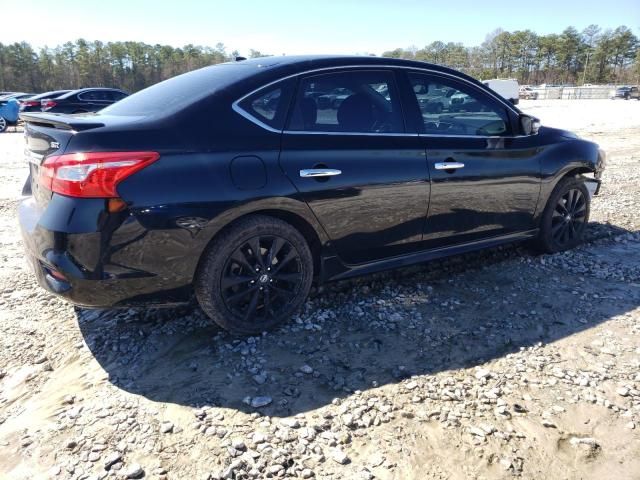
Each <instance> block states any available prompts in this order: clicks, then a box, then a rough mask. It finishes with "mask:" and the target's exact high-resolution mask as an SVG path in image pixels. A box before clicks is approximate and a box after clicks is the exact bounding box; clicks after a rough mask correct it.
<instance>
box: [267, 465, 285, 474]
mask: <svg viewBox="0 0 640 480" xmlns="http://www.w3.org/2000/svg"><path fill="white" fill-rule="evenodd" d="M281 470H284V467H283V466H282V465H271V466H269V468H267V472H269V473H270V474H271V475H276V474H277V473H278V472H280V471H281Z"/></svg>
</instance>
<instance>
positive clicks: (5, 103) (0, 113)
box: [0, 98, 20, 133]
mask: <svg viewBox="0 0 640 480" xmlns="http://www.w3.org/2000/svg"><path fill="white" fill-rule="evenodd" d="M19 112H20V104H19V103H18V100H16V99H15V98H7V99H6V100H2V99H0V133H2V132H4V131H6V130H7V128H8V127H11V126H15V125H17V123H18V113H19Z"/></svg>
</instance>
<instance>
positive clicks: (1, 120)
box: [0, 117, 7, 133]
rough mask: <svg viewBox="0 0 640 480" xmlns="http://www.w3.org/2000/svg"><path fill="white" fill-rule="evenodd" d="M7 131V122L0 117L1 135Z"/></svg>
mask: <svg viewBox="0 0 640 480" xmlns="http://www.w3.org/2000/svg"><path fill="white" fill-rule="evenodd" d="M6 129H7V121H6V120H5V119H4V117H0V133H2V132H4V131H5V130H6Z"/></svg>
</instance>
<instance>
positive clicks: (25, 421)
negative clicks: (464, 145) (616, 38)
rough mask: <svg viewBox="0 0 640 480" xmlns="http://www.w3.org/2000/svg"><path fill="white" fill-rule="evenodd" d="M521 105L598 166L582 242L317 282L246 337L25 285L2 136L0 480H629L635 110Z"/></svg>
mask: <svg viewBox="0 0 640 480" xmlns="http://www.w3.org/2000/svg"><path fill="white" fill-rule="evenodd" d="M521 107H522V108H523V109H524V110H525V111H528V112H530V113H532V114H534V115H537V116H539V117H540V118H541V119H542V121H543V123H545V124H547V125H552V126H558V127H566V128H570V129H573V130H575V131H577V133H579V134H580V135H581V136H583V137H585V138H588V139H592V140H594V141H597V142H598V143H599V144H600V145H601V146H602V147H603V148H604V149H606V150H607V152H608V166H607V170H606V172H605V175H604V179H603V180H604V186H603V189H602V194H601V195H600V196H599V197H597V198H596V199H595V200H594V202H593V204H592V214H591V224H590V227H589V232H588V241H587V242H586V243H585V244H584V245H583V246H581V247H580V248H578V249H576V250H574V251H572V252H567V253H563V254H558V255H536V254H534V253H533V252H532V251H530V250H529V249H528V248H527V247H526V246H507V247H504V248H497V249H493V250H489V251H485V252H480V253H473V254H467V255H463V256H459V257H455V258H451V259H449V260H445V261H438V262H433V263H430V264H427V265H421V266H417V267H411V268H407V269H404V270H398V271H395V272H390V273H385V274H379V275H374V276H370V277H365V278H361V279H357V280H354V281H349V282H341V283H336V284H331V285H328V286H326V287H323V288H322V289H320V290H316V291H315V292H314V293H313V295H312V297H311V299H310V300H309V301H308V302H307V304H306V305H305V308H304V310H303V311H302V312H301V313H300V314H299V315H298V316H296V317H295V318H293V319H292V320H291V322H290V323H289V324H288V325H286V326H285V327H283V328H281V329H279V330H278V331H275V332H272V333H269V334H265V335H262V336H259V337H252V338H246V339H237V338H233V337H231V336H229V335H227V334H226V333H223V332H221V331H220V330H219V329H217V328H216V327H215V326H213V325H211V323H210V322H209V321H208V320H207V318H206V317H205V316H204V315H203V314H202V313H201V312H200V311H199V310H198V309H197V308H189V307H185V308H180V309H164V310H112V311H96V310H85V309H77V308H74V307H72V306H70V305H68V304H67V303H65V302H63V301H61V300H59V299H57V298H55V297H53V296H51V295H49V294H47V293H46V292H44V291H43V290H41V289H40V288H38V287H37V286H36V284H35V281H34V279H33V277H32V276H31V274H30V273H29V271H28V269H27V267H26V263H25V261H24V258H23V255H22V246H21V244H20V238H19V233H18V228H17V219H16V206H17V204H18V201H19V194H20V190H21V187H22V184H23V182H24V180H25V178H26V166H25V164H24V162H23V160H22V148H23V138H22V135H21V134H20V133H4V134H0V245H1V249H0V292H1V293H0V478H2V479H5V478H6V479H31V478H54V479H89V478H91V479H98V478H141V477H144V478H153V479H162V478H168V479H210V478H215V479H217V478H235V479H241V478H259V479H262V478H271V477H273V478H280V477H294V478H332V479H350V478H363V479H366V478H379V479H412V478H415V479H430V478H436V479H468V478H476V479H502V478H525V479H537V480H540V479H549V480H559V479H614V478H615V479H638V478H640V369H639V367H640V230H639V228H640V211H639V210H640V102H635V101H628V102H624V101H609V100H592V101H559V100H556V101H553V100H552V101H540V102H536V101H528V102H522V105H521ZM263 404H264V405H263ZM258 405H263V406H258Z"/></svg>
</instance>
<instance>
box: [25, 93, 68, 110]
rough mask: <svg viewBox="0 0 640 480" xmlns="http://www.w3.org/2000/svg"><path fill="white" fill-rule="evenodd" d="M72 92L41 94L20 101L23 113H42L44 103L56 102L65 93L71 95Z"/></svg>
mask: <svg viewBox="0 0 640 480" xmlns="http://www.w3.org/2000/svg"><path fill="white" fill-rule="evenodd" d="M70 91H71V90H52V91H50V92H45V93H41V94H40V95H35V96H33V97H29V98H26V99H24V100H20V111H21V112H40V111H41V109H42V101H46V100H55V99H56V98H58V97H59V96H61V95H64V94H65V93H69V92H70Z"/></svg>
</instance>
